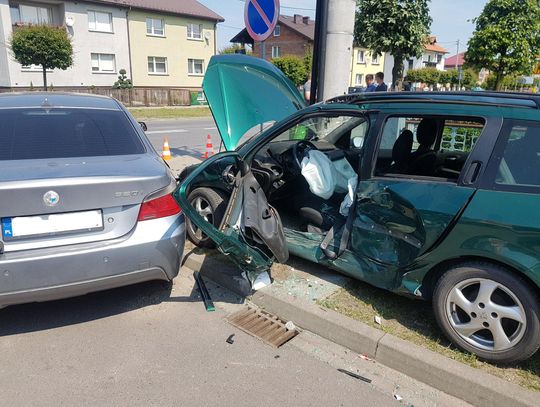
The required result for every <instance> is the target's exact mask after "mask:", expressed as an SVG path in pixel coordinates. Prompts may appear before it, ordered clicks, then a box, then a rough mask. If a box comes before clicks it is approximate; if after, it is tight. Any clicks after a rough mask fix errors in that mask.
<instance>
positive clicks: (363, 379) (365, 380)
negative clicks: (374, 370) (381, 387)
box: [338, 369, 371, 383]
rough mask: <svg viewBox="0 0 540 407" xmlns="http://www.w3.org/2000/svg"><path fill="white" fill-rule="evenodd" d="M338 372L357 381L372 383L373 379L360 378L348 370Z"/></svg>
mask: <svg viewBox="0 0 540 407" xmlns="http://www.w3.org/2000/svg"><path fill="white" fill-rule="evenodd" d="M338 372H341V373H345V374H346V375H348V376H351V377H354V378H355V379H358V380H362V381H363V382H366V383H371V379H368V378H367V377H364V376H360V375H359V374H356V373H353V372H349V371H348V370H345V369H338Z"/></svg>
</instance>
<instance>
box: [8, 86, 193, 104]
mask: <svg viewBox="0 0 540 407" xmlns="http://www.w3.org/2000/svg"><path fill="white" fill-rule="evenodd" d="M22 90H28V89H15V88H12V89H1V90H0V92H17V91H22ZM35 90H39V89H35ZM53 91H54V92H76V93H90V94H94V95H104V96H111V97H113V98H115V99H118V100H119V101H120V102H122V103H123V104H124V105H125V106H129V107H138V106H189V105H191V92H190V91H189V90H188V89H176V88H132V89H112V88H54V90H53Z"/></svg>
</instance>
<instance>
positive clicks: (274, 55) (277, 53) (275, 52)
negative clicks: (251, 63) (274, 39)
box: [272, 46, 281, 58]
mask: <svg viewBox="0 0 540 407" xmlns="http://www.w3.org/2000/svg"><path fill="white" fill-rule="evenodd" d="M280 56H281V50H280V49H279V47H276V46H273V47H272V58H279V57H280Z"/></svg>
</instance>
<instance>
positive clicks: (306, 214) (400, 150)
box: [252, 117, 483, 234]
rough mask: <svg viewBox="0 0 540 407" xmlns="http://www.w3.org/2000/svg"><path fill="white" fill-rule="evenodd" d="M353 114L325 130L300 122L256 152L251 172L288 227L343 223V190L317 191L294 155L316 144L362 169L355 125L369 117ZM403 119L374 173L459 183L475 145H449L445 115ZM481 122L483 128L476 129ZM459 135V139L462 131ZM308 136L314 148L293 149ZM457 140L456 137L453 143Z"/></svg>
mask: <svg viewBox="0 0 540 407" xmlns="http://www.w3.org/2000/svg"><path fill="white" fill-rule="evenodd" d="M349 119H351V118H347V119H346V120H343V123H341V124H340V125H339V126H336V128H334V129H332V131H330V132H328V133H324V132H322V133H324V134H321V132H318V131H317V126H312V127H310V128H309V129H307V130H305V131H301V132H300V131H299V128H300V127H297V128H295V129H294V131H293V129H291V130H289V131H288V134H286V135H283V136H278V137H277V138H276V139H274V140H272V141H270V142H269V143H267V144H266V145H264V146H263V147H262V148H261V149H260V150H259V151H258V152H257V153H256V155H255V158H254V160H253V164H252V171H253V173H254V175H255V177H256V179H257V180H258V182H259V183H260V185H261V187H262V188H263V190H264V191H265V193H266V195H267V198H268V201H269V203H270V204H271V205H272V206H274V207H276V208H277V209H278V211H279V214H280V216H281V218H282V221H283V225H284V227H285V228H290V229H294V230H296V231H301V232H309V233H321V234H324V233H326V231H328V230H329V229H330V228H331V227H332V226H333V225H337V226H339V225H342V224H343V223H345V220H346V219H345V217H344V216H342V215H341V214H340V212H339V208H340V204H341V202H342V201H343V198H344V196H345V193H343V192H340V193H336V192H334V194H333V195H332V196H331V197H330V198H329V199H326V200H325V199H322V198H320V197H318V196H316V195H314V194H313V193H312V192H311V191H310V189H309V186H308V183H307V182H306V180H305V179H304V177H303V176H302V173H301V168H299V161H298V157H295V154H302V155H303V154H309V150H310V149H317V150H319V151H321V152H323V153H324V154H325V155H326V156H327V157H328V158H329V159H330V160H331V161H333V162H335V161H337V160H340V159H343V158H345V159H346V160H347V161H348V162H349V163H350V164H351V166H352V167H353V168H354V170H355V171H358V170H359V162H360V155H361V151H362V149H361V148H357V147H355V143H353V137H354V133H355V128H358V127H359V126H360V124H361V123H362V122H364V121H365V120H364V119H359V118H354V120H352V119H351V120H349ZM400 119H402V120H401V122H400V124H405V125H406V126H407V127H405V128H403V127H399V126H396V127H395V131H392V134H395V135H393V136H392V137H393V141H391V146H390V143H387V145H386V146H384V147H383V146H382V145H381V148H380V149H379V155H378V157H377V161H376V166H375V173H374V175H375V176H385V177H391V176H397V177H400V178H403V177H410V178H414V177H428V178H436V179H439V180H440V181H442V182H457V179H458V177H459V174H460V172H461V169H462V167H463V165H464V164H465V161H466V159H467V156H468V152H469V151H470V148H472V145H471V146H468V147H467V146H465V144H466V142H465V141H463V142H461V141H460V143H461V144H460V146H461V147H462V148H461V147H460V148H461V150H457V149H456V148H454V149H452V148H448V146H446V145H447V144H448V143H449V142H448V141H445V140H446V139H448V137H447V136H446V134H447V133H448V132H449V130H446V127H448V126H446V124H445V122H446V120H445V118H440V117H438V118H431V117H424V118H422V117H418V118H412V119H410V118H400ZM452 120H453V121H452V123H454V122H456V123H461V122H460V121H459V120H457V119H454V118H453V119H452ZM469 122H470V123H469ZM469 122H467V123H465V124H463V126H465V125H467V126H472V125H474V126H475V130H474V131H478V132H479V131H480V130H481V125H482V124H483V123H482V121H481V120H478V121H476V122H471V121H470V120H469ZM409 123H410V124H409ZM471 123H472V124H471ZM318 124H319V125H320V123H318ZM445 126H446V127H445ZM322 127H324V126H322ZM478 127H480V130H477V128H478ZM443 130H444V132H443ZM460 131H461V130H460ZM415 133H416V134H415ZM443 133H445V136H444V137H443ZM478 134H479V133H478ZM291 135H292V136H291ZM456 140H461V139H460V138H459V136H458V137H457V138H456ZM304 141H309V143H308V144H309V145H310V146H311V147H309V148H307V149H306V150H308V151H301V153H298V152H297V153H295V151H297V150H303V149H305V148H304V147H305V146H303V147H302V148H300V147H298V146H299V145H302V144H304V143H303V142H304ZM456 145H457V142H456V143H455V144H454V145H453V146H454V147H455V146H456ZM415 146H416V148H415ZM388 147H389V148H388ZM466 147H467V148H466ZM300 160H301V159H300Z"/></svg>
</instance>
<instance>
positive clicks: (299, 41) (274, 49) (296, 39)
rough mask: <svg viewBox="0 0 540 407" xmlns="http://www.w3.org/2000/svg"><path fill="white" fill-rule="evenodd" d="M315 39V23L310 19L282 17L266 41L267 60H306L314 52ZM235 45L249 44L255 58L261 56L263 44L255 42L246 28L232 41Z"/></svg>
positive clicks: (299, 16) (297, 16)
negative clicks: (282, 58)
mask: <svg viewBox="0 0 540 407" xmlns="http://www.w3.org/2000/svg"><path fill="white" fill-rule="evenodd" d="M314 39H315V21H314V20H311V19H310V18H309V17H305V16H302V15H300V14H295V15H294V16H285V15H280V16H279V18H278V22H277V25H276V28H275V29H274V32H273V33H272V35H271V36H270V37H269V38H268V39H267V40H266V41H265V47H266V59H267V60H271V59H272V58H279V57H282V56H285V55H293V56H297V57H299V58H304V56H305V55H306V54H307V53H311V52H312V51H313V41H314ZM230 42H232V43H234V44H242V45H245V44H249V45H251V46H252V48H253V55H254V56H261V43H260V42H258V41H255V42H254V41H253V39H252V38H251V37H250V36H249V34H248V32H247V30H246V29H245V28H244V29H243V30H242V31H240V32H239V33H238V34H236V35H235V36H234V37H233V38H232V39H231V41H230Z"/></svg>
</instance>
